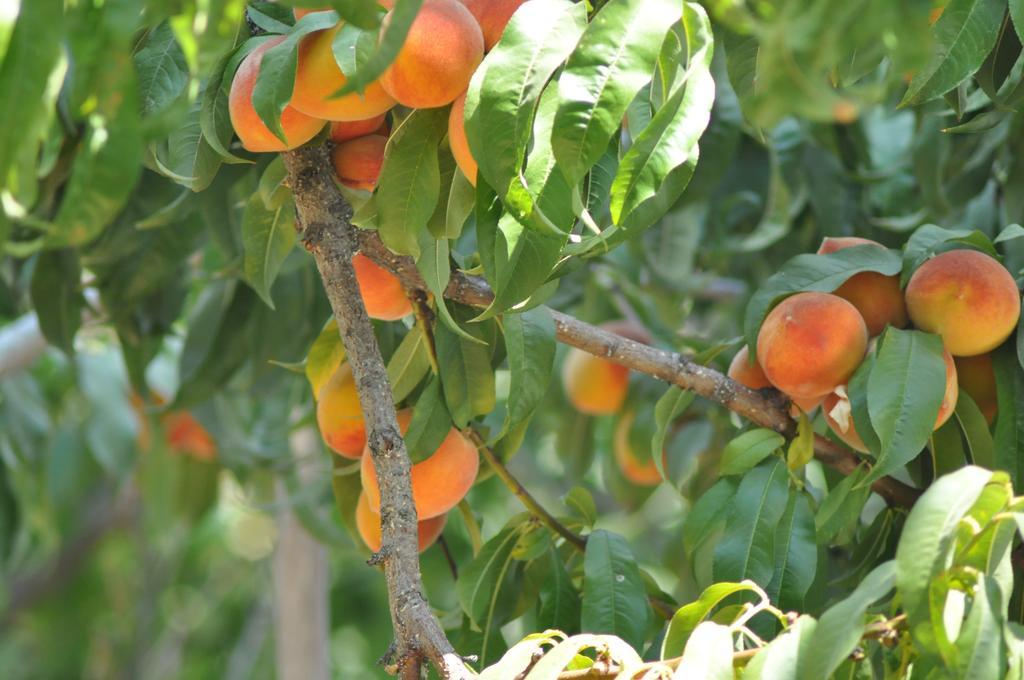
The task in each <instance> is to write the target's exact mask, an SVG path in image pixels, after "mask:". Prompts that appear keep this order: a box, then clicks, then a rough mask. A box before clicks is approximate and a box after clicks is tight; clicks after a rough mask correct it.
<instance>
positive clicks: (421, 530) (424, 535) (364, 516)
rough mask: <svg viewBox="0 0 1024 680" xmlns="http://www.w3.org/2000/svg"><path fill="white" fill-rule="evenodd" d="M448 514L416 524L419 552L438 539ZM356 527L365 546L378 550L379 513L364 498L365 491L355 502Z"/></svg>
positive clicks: (374, 550)
mask: <svg viewBox="0 0 1024 680" xmlns="http://www.w3.org/2000/svg"><path fill="white" fill-rule="evenodd" d="M446 521H448V515H441V516H439V517H431V518H430V519H425V520H423V521H422V522H418V523H417V524H416V533H417V535H418V539H419V540H418V544H419V550H420V552H423V551H424V550H426V549H427V548H429V547H430V546H431V545H433V544H434V541H436V540H437V539H438V537H439V536H440V535H441V532H442V531H443V530H444V525H445V522H446ZM356 528H357V529H358V530H359V537H360V538H362V539H363V543H365V544H366V547H367V548H369V549H370V550H371V551H373V552H377V551H378V550H380V544H381V527H380V515H378V514H377V513H375V512H374V511H373V509H372V508H370V501H369V500H367V498H366V493H365V492H360V493H359V501H358V502H357V503H356Z"/></svg>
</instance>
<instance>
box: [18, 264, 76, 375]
mask: <svg viewBox="0 0 1024 680" xmlns="http://www.w3.org/2000/svg"><path fill="white" fill-rule="evenodd" d="M81 278H82V265H81V264H80V263H79V261H78V255H77V254H76V253H75V251H73V250H53V251H49V252H43V253H40V255H39V256H38V258H37V259H36V262H35V269H34V270H33V271H32V284H31V286H30V289H29V290H30V293H31V296H32V307H33V308H34V309H35V311H36V317H37V318H38V319H39V329H40V330H41V331H42V332H43V337H45V338H46V341H47V342H49V343H50V344H51V345H53V346H55V347H59V348H60V349H62V350H63V351H64V353H65V354H68V355H69V356H70V355H71V354H73V353H74V351H75V334H76V333H77V332H78V329H79V327H81V325H82V308H83V307H84V306H85V304H84V300H83V299H82V283H81Z"/></svg>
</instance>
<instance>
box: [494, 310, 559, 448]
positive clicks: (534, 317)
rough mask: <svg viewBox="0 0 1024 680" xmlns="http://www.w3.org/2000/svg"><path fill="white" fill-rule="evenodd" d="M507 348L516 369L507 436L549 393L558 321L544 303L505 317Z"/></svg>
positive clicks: (511, 365) (512, 368)
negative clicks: (556, 321)
mask: <svg viewBox="0 0 1024 680" xmlns="http://www.w3.org/2000/svg"><path fill="white" fill-rule="evenodd" d="M504 321H505V324H504V327H505V348H506V351H507V352H508V366H509V370H510V371H511V373H512V378H511V384H510V385H509V390H508V402H507V404H506V414H505V422H504V424H503V425H502V427H501V434H500V435H499V436H498V439H500V438H501V437H503V436H504V435H505V433H507V432H508V431H509V430H510V429H512V428H513V427H515V426H516V425H518V424H519V423H522V422H524V421H525V420H527V419H528V418H529V417H530V416H531V415H532V414H533V411H534V409H536V408H537V405H538V404H540V402H541V400H543V398H544V396H545V395H546V394H547V390H548V384H549V383H550V382H551V371H552V367H553V366H554V363H555V322H554V319H552V318H551V312H550V311H548V310H547V309H545V308H543V307H538V308H536V309H531V310H530V311H528V312H523V313H522V314H506V315H505V317H504Z"/></svg>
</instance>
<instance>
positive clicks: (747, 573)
mask: <svg viewBox="0 0 1024 680" xmlns="http://www.w3.org/2000/svg"><path fill="white" fill-rule="evenodd" d="M788 478H789V477H788V472H787V470H786V466H785V464H784V463H783V462H782V459H780V458H776V459H774V460H771V461H765V462H764V463H762V464H761V465H759V466H758V467H756V468H754V469H753V470H751V471H750V472H748V473H747V474H746V475H745V476H744V477H743V479H742V480H741V481H740V486H739V489H738V490H737V491H736V495H735V496H734V497H733V501H732V504H731V509H730V512H729V515H728V519H726V522H725V532H724V533H723V535H722V538H721V540H719V542H718V545H716V546H715V553H714V562H713V566H712V572H713V574H714V578H715V580H716V581H736V582H738V581H742V580H744V579H748V578H749V579H750V580H752V581H754V582H755V583H757V584H759V585H761V586H766V585H767V584H768V583H769V582H770V581H771V579H772V574H773V571H774V565H775V560H774V557H775V554H774V538H773V535H774V531H775V527H776V526H777V525H778V523H779V521H780V520H781V519H782V515H783V513H784V512H785V510H786V503H787V499H788V495H789V494H788V492H787V487H788Z"/></svg>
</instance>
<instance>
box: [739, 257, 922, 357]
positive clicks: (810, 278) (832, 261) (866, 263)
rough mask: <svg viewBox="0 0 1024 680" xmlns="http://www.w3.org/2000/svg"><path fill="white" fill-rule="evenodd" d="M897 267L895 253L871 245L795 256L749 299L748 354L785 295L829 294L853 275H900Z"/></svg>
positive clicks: (746, 320)
mask: <svg viewBox="0 0 1024 680" xmlns="http://www.w3.org/2000/svg"><path fill="white" fill-rule="evenodd" d="M901 266H902V263H901V262H900V257H899V255H897V254H896V253H895V252H893V251H891V250H885V249H883V248H879V247H877V246H871V245H864V246H854V247H852V248H844V249H843V250H839V251H836V252H834V253H829V254H828V255H814V254H809V253H808V254H803V255H797V256H796V257H794V258H792V259H791V260H789V261H788V262H786V263H785V264H784V265H782V268H781V269H780V270H779V271H778V272H777V273H775V274H773V275H772V276H770V277H768V280H767V281H765V282H764V283H763V284H762V285H761V287H760V288H758V290H757V292H755V293H754V295H753V296H752V297H751V298H750V303H749V304H748V305H747V311H746V314H745V316H744V320H743V328H744V330H743V332H744V336H745V337H746V339H747V344H748V345H749V346H750V348H751V352H754V351H755V348H756V347H757V334H758V331H759V330H760V329H761V322H763V321H764V317H765V316H767V315H768V312H770V311H771V309H772V307H774V306H775V305H776V304H778V303H779V302H780V301H781V300H782V298H784V297H786V296H787V295H790V294H792V293H796V292H799V291H817V292H821V293H831V292H832V291H834V290H835V289H836V288H838V287H839V286H841V285H843V284H844V283H846V280H847V279H849V278H850V277H851V276H853V275H854V274H857V273H860V272H866V271H871V272H878V273H880V274H885V275H887V276H893V275H895V274H899V273H900V268H901Z"/></svg>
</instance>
